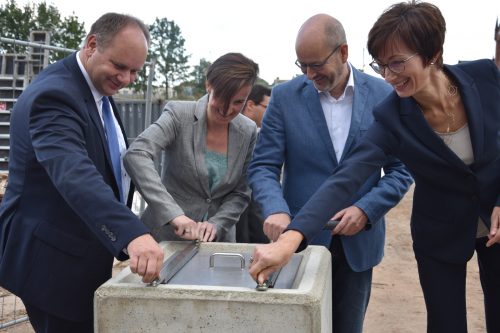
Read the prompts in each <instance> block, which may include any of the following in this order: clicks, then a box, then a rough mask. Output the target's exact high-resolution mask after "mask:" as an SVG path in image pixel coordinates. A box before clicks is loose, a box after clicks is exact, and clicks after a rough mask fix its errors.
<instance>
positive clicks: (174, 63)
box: [149, 18, 189, 99]
mask: <svg viewBox="0 0 500 333" xmlns="http://www.w3.org/2000/svg"><path fill="white" fill-rule="evenodd" d="M149 31H150V33H151V48H150V54H151V57H156V59H157V63H156V71H155V72H156V78H157V79H158V80H159V81H160V84H161V85H162V86H164V87H165V98H166V99H169V98H170V96H169V88H171V87H174V85H175V84H178V83H179V82H182V81H184V80H185V79H186V78H187V77H188V69H189V66H188V65H187V62H188V59H189V56H188V55H186V54H185V52H186V50H185V48H184V43H185V40H184V38H183V37H182V35H181V29H180V28H179V26H178V25H177V24H176V23H175V22H174V21H169V20H168V19H167V18H161V19H160V18H156V20H155V22H154V23H153V24H152V25H150V27H149Z"/></svg>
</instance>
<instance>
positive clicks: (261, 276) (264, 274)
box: [256, 266, 277, 284]
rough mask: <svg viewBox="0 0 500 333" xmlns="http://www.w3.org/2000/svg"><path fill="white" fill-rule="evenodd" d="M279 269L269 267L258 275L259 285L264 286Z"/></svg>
mask: <svg viewBox="0 0 500 333" xmlns="http://www.w3.org/2000/svg"><path fill="white" fill-rule="evenodd" d="M276 270H277V269H276V267H274V266H270V267H267V268H265V269H263V270H262V271H261V272H260V273H259V274H258V275H257V279H256V281H257V283H258V284H263V283H264V282H265V281H266V280H267V279H269V276H270V275H271V273H272V272H275V271H276Z"/></svg>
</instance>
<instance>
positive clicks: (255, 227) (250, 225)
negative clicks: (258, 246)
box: [236, 200, 269, 243]
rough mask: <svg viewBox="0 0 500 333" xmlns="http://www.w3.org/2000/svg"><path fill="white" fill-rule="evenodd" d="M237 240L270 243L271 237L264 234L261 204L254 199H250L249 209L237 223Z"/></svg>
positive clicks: (239, 241)
mask: <svg viewBox="0 0 500 333" xmlns="http://www.w3.org/2000/svg"><path fill="white" fill-rule="evenodd" d="M236 242H237V243H269V239H268V238H267V236H266V235H265V234H264V219H263V218H262V215H261V210H260V206H259V205H258V204H257V203H256V202H255V201H253V200H251V201H250V203H249V204H248V207H247V209H246V210H245V211H244V212H243V214H241V216H240V220H239V221H238V223H236Z"/></svg>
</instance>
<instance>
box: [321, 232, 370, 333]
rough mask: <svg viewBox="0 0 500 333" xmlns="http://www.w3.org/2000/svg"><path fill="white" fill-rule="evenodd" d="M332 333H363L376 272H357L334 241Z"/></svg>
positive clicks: (337, 239) (338, 239)
mask: <svg viewBox="0 0 500 333" xmlns="http://www.w3.org/2000/svg"><path fill="white" fill-rule="evenodd" d="M330 251H331V252H332V332H333V333H362V332H363V321H364V319H365V314H366V309H367V307H368V302H369V301H370V293H371V285H372V269H368V270H366V271H363V272H355V271H353V270H352V269H351V267H350V266H349V264H348V263H347V260H346V258H345V254H344V250H343V247H342V242H341V241H340V238H339V237H337V236H334V237H333V240H332V245H331V246H330Z"/></svg>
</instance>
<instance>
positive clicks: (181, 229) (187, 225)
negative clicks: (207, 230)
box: [170, 215, 198, 240]
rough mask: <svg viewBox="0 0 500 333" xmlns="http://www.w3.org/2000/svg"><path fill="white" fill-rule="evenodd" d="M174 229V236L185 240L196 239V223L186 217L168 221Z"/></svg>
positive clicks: (182, 216)
mask: <svg viewBox="0 0 500 333" xmlns="http://www.w3.org/2000/svg"><path fill="white" fill-rule="evenodd" d="M170 224H172V226H173V227H174V230H175V234H176V235H177V236H179V237H180V238H183V239H187V240H195V239H198V223H196V222H195V221H193V220H191V219H190V218H189V217H187V216H186V215H180V216H177V217H176V218H174V219H173V220H172V221H170Z"/></svg>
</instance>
